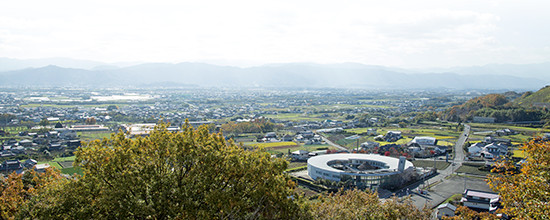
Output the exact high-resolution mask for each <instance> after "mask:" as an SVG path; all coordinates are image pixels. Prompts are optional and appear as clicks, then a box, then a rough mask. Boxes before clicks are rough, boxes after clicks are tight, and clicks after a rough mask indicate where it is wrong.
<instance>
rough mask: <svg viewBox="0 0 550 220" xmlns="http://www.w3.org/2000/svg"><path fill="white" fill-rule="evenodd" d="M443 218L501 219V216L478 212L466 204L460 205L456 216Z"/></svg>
mask: <svg viewBox="0 0 550 220" xmlns="http://www.w3.org/2000/svg"><path fill="white" fill-rule="evenodd" d="M443 219H456V220H459V219H468V220H492V219H500V218H499V217H498V216H496V215H494V214H491V213H488V212H476V211H474V210H471V209H469V208H468V207H466V206H458V207H457V208H456V212H455V216H453V217H445V216H443Z"/></svg>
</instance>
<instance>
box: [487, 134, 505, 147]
mask: <svg viewBox="0 0 550 220" xmlns="http://www.w3.org/2000/svg"><path fill="white" fill-rule="evenodd" d="M484 141H485V143H487V144H490V143H497V144H498V143H502V144H506V145H512V140H510V139H506V138H495V137H492V136H487V137H485V139H484Z"/></svg>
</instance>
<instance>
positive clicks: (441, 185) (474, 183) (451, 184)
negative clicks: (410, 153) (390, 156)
mask: <svg viewBox="0 0 550 220" xmlns="http://www.w3.org/2000/svg"><path fill="white" fill-rule="evenodd" d="M469 135H470V126H469V125H467V124H464V130H463V132H462V134H461V135H460V136H459V137H458V140H457V141H456V144H455V146H454V152H455V157H454V159H453V161H452V165H451V166H449V167H447V168H446V169H445V170H440V171H439V173H438V174H437V175H435V176H432V177H431V178H429V179H427V180H426V185H429V184H432V186H431V189H430V190H429V192H428V194H427V195H420V194H418V193H414V192H413V191H412V190H413V189H415V188H419V187H422V185H423V183H422V182H417V183H415V184H412V185H410V186H408V189H410V190H409V191H407V190H406V189H404V190H402V191H401V192H398V193H397V194H396V196H399V197H402V196H407V195H410V196H411V200H412V201H413V203H414V204H415V205H416V206H417V207H419V208H422V207H424V205H428V206H429V207H433V206H436V205H438V204H439V203H441V202H443V201H445V199H447V198H448V197H450V196H452V195H454V194H459V193H463V192H464V187H466V188H472V189H478V190H484V191H487V190H488V189H489V187H488V186H487V184H486V183H485V181H483V180H482V179H479V178H466V177H457V176H453V177H450V178H446V177H448V176H449V175H451V174H453V173H454V172H456V170H457V169H458V168H460V166H462V162H464V150H463V146H464V144H465V143H466V141H467V140H468V136H469ZM320 136H321V137H322V139H323V140H324V141H325V142H326V143H327V144H329V145H331V146H334V147H336V148H338V149H341V150H348V149H347V148H345V147H342V146H340V145H338V144H336V143H333V142H332V141H330V140H328V139H327V138H325V137H324V136H323V135H320ZM464 179H466V181H464ZM464 182H466V184H464ZM433 183H437V184H435V185H433Z"/></svg>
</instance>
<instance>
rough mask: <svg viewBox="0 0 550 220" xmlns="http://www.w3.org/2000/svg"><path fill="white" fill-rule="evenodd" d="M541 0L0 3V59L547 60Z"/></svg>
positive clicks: (549, 17)
mask: <svg viewBox="0 0 550 220" xmlns="http://www.w3.org/2000/svg"><path fill="white" fill-rule="evenodd" d="M549 9H550V1H548V0H541V1H529V0H517V1H516V0H510V1H506V0H502V1H492V0H460V1H458V0H457V1H447V0H433V1H432V0H415V1H410V0H404V1H392V0H387V1H368V0H357V1H355V0H354V1H348V0H339V1H325V0H314V1H309V0H303V1H302V0H273V1H263V0H252V1H242V0H232V1H211V0H201V1H196V0H193V1H181V0H180V1H164V0H156V1H139V0H131V1H127V0H116V1H115V0H94V1H74V0H68V1H62V0H48V1H43V0H20V1H1V2H0V57H7V58H17V59H34V58H52V57H64V58H73V59H84V60H93V61H101V62H109V63H114V62H171V63H176V62H206V63H212V64H222V65H233V66H254V65H262V64H268V63H290V62H313V63H342V62H354V63H363V64H368V65H383V66H391V67H403V68H430V67H454V66H473V65H485V64H526V63H541V62H548V61H550V40H548V37H549V36H550V13H548V10H549Z"/></svg>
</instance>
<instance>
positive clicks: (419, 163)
mask: <svg viewBox="0 0 550 220" xmlns="http://www.w3.org/2000/svg"><path fill="white" fill-rule="evenodd" d="M411 162H412V163H413V164H414V166H415V167H428V168H429V167H434V161H431V160H413V161H411ZM450 164H451V163H448V162H445V161H436V162H435V168H436V169H437V170H444V169H447V167H449V165H450Z"/></svg>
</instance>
